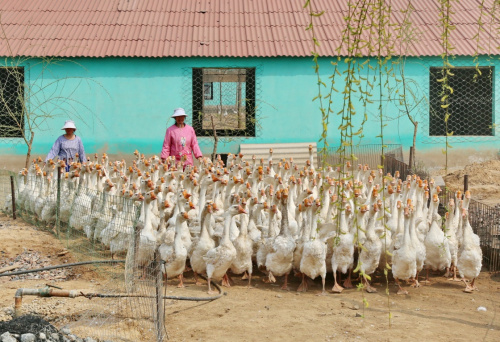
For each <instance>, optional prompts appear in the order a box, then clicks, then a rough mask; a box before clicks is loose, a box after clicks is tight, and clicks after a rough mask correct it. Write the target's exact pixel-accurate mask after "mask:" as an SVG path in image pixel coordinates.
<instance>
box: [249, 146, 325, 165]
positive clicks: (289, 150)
mask: <svg viewBox="0 0 500 342" xmlns="http://www.w3.org/2000/svg"><path fill="white" fill-rule="evenodd" d="M309 145H312V146H313V160H314V165H315V166H317V165H318V157H317V147H316V143H315V142H307V143H270V144H240V153H242V154H243V155H244V156H245V159H246V160H249V159H250V158H251V157H252V156H253V155H255V156H256V157H257V159H260V158H264V161H266V160H267V158H268V157H269V149H271V148H272V149H273V163H278V162H279V161H280V160H281V159H283V158H286V159H290V158H293V162H294V164H296V165H298V166H299V167H302V166H304V165H305V164H306V160H308V159H309Z"/></svg>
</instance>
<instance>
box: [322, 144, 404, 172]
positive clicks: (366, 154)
mask: <svg viewBox="0 0 500 342" xmlns="http://www.w3.org/2000/svg"><path fill="white" fill-rule="evenodd" d="M338 150H339V149H338V148H337V147H330V148H329V149H328V152H327V155H326V157H324V158H325V159H326V164H327V165H338V164H340V163H341V162H343V160H342V156H341V155H340V154H339V153H338ZM382 151H383V152H384V156H385V157H386V158H387V157H389V158H391V159H393V160H397V161H401V162H402V161H403V147H402V146H401V145H400V144H386V145H384V147H383V149H382V145H381V144H366V145H355V146H353V147H352V151H351V148H350V147H346V156H347V157H348V156H350V155H351V153H352V154H353V155H355V156H356V158H357V159H356V161H355V163H358V164H363V165H365V164H366V165H368V166H369V167H370V168H371V169H377V168H378V165H384V163H385V162H384V161H383V158H382ZM319 157H320V158H323V156H319ZM322 163H323V160H321V161H319V162H318V164H319V165H322ZM391 165H392V164H391Z"/></svg>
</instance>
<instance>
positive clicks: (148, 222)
mask: <svg viewBox="0 0 500 342" xmlns="http://www.w3.org/2000/svg"><path fill="white" fill-rule="evenodd" d="M150 205H151V202H149V201H144V207H143V208H144V230H147V231H150V232H151V231H152V230H153V226H152V225H151V212H150V210H149V209H150Z"/></svg>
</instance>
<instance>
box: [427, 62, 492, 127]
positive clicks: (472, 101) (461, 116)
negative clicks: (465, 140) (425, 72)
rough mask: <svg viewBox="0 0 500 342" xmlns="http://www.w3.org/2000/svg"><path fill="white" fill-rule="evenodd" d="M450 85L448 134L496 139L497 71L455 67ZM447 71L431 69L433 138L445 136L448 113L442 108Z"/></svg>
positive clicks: (430, 92) (430, 95)
mask: <svg viewBox="0 0 500 342" xmlns="http://www.w3.org/2000/svg"><path fill="white" fill-rule="evenodd" d="M450 71H451V72H452V73H453V76H448V84H449V86H450V87H451V88H453V94H451V95H450V96H449V97H448V100H449V104H450V105H449V107H448V113H449V114H450V117H449V119H448V133H452V135H453V136H493V135H494V127H493V75H494V67H479V72H478V70H477V69H476V68H475V67H455V68H452V69H450ZM444 72H446V71H445V70H444V69H443V68H438V67H431V68H430V75H429V107H430V108H429V109H430V113H429V136H445V135H446V124H445V121H444V118H445V113H446V109H444V108H441V105H442V102H441V98H442V96H443V93H442V83H441V82H438V80H439V79H441V78H443V75H444Z"/></svg>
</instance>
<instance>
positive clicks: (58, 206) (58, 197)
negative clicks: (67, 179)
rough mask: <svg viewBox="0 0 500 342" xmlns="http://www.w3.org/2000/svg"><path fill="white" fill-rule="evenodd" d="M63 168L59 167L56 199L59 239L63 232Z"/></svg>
mask: <svg viewBox="0 0 500 342" xmlns="http://www.w3.org/2000/svg"><path fill="white" fill-rule="evenodd" d="M60 212H61V167H60V166H58V167H57V199H56V234H57V237H59V234H60V230H61V217H60V216H61V215H60Z"/></svg>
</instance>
